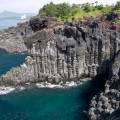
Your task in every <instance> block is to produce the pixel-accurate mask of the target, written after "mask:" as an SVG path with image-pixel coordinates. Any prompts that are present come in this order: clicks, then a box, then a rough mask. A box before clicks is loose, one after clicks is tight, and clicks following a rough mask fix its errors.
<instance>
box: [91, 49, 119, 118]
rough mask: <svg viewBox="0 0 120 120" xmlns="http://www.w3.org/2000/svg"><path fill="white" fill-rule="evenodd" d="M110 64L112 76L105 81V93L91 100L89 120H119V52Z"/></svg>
mask: <svg viewBox="0 0 120 120" xmlns="http://www.w3.org/2000/svg"><path fill="white" fill-rule="evenodd" d="M112 62H113V63H112V68H111V69H112V74H109V75H110V79H109V80H107V81H106V84H105V91H104V92H102V93H100V94H99V95H96V96H95V97H93V99H92V100H91V108H90V110H89V114H90V117H91V120H119V119H120V116H119V115H118V114H120V111H119V109H120V51H119V52H118V53H117V54H116V56H115V58H114V59H113V60H112ZM114 111H116V112H114Z"/></svg>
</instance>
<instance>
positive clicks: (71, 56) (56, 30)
mask: <svg viewBox="0 0 120 120" xmlns="http://www.w3.org/2000/svg"><path fill="white" fill-rule="evenodd" d="M73 23H74V24H73ZM73 23H70V24H65V25H63V24H62V23H60V22H58V21H57V20H56V19H55V18H51V17H39V16H37V17H34V18H32V19H31V20H30V21H29V22H28V23H25V24H20V25H18V26H17V27H16V30H15V28H11V30H10V31H12V30H13V32H12V33H10V34H9V35H12V34H14V35H13V36H14V39H13V41H14V40H15V38H16V37H15V36H16V35H17V37H18V38H19V40H20V41H19V42H22V44H21V45H22V46H19V47H20V51H23V50H26V49H27V51H28V54H29V56H28V57H27V58H26V63H25V64H23V65H21V67H18V68H14V69H12V70H11V71H9V72H8V73H7V74H6V75H3V76H1V78H0V85H6V86H9V85H16V86H17V85H21V84H22V85H24V84H25V83H30V82H31V83H36V82H44V83H46V82H48V83H53V84H60V83H62V84H64V83H66V82H70V81H74V82H76V83H77V82H83V80H84V78H96V76H98V77H99V78H100V80H101V81H102V79H104V80H105V82H106V83H105V91H103V92H102V93H100V94H99V95H97V96H95V97H93V99H92V100H91V105H90V109H89V116H90V119H91V120H104V119H106V120H107V119H108V120H109V119H112V118H113V117H114V115H115V114H118V112H119V108H120V64H119V63H120V32H119V31H117V30H110V29H103V27H102V28H101V27H99V26H98V25H97V26H96V25H95V27H94V24H93V25H92V27H90V26H89V25H88V26H87V25H85V26H83V25H82V26H81V25H80V24H77V23H76V22H73ZM7 33H9V30H8V31H7ZM1 34H2V37H3V33H1ZM4 34H6V33H4ZM10 38H11V37H10ZM12 38H13V37H12ZM2 39H3V38H2ZM6 40H8V39H6ZM23 40H24V43H25V44H24V43H23ZM11 41H12V40H11ZM17 41H18V39H17ZM15 43H16V42H15ZM15 43H14V44H13V45H15ZM16 45H17V48H18V44H16ZM25 45H26V47H25ZM5 46H6V44H5ZM8 46H9V45H8V44H7V48H6V47H3V48H6V49H8V50H10V49H11V47H10V49H9V48H8ZM10 46H11V44H10ZM1 47H2V46H1ZM13 48H14V47H13ZM13 48H12V49H11V51H15V49H13ZM17 51H18V50H17ZM114 111H115V113H114ZM118 119H119V118H118ZM116 120H117V118H116Z"/></svg>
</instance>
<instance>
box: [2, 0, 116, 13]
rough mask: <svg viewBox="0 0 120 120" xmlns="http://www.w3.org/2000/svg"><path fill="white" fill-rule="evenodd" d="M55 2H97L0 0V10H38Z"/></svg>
mask: <svg viewBox="0 0 120 120" xmlns="http://www.w3.org/2000/svg"><path fill="white" fill-rule="evenodd" d="M51 1H52V2H54V3H61V2H67V3H70V4H72V3H78V4H79V3H84V2H91V3H92V2H95V1H96V0H0V11H4V10H8V11H14V12H36V13H37V12H38V10H39V9H40V8H41V7H42V6H43V5H45V4H47V3H49V2H51ZM116 1H118V0H99V3H103V4H112V3H115V2H116Z"/></svg>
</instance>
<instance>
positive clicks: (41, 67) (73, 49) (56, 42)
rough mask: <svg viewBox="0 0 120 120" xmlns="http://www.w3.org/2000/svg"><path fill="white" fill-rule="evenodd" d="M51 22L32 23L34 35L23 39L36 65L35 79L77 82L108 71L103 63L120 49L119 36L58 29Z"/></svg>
mask: <svg viewBox="0 0 120 120" xmlns="http://www.w3.org/2000/svg"><path fill="white" fill-rule="evenodd" d="M52 20H53V19H49V20H47V19H46V18H42V19H40V18H39V19H38V18H37V20H36V18H35V20H34V19H32V20H31V21H30V26H31V28H32V29H33V31H34V33H33V34H32V35H31V36H29V37H25V38H24V39H25V44H26V46H27V47H28V51H29V53H30V55H31V56H32V57H33V59H34V61H35V62H34V65H33V66H34V72H35V77H36V78H38V77H40V76H41V75H40V74H42V75H44V74H45V75H46V74H47V75H48V76H52V77H58V76H59V78H61V79H65V80H71V79H73V80H79V78H82V77H88V76H89V77H95V76H96V75H99V74H102V73H105V72H106V71H109V66H108V63H107V62H106V61H107V60H110V59H112V58H113V57H114V56H115V54H116V53H117V51H118V50H119V49H120V48H119V47H120V45H119V44H120V33H119V32H117V31H110V30H104V31H103V30H102V29H99V28H97V29H90V28H81V27H79V26H77V27H76V26H69V25H61V24H60V23H56V22H55V21H52ZM36 21H37V22H36ZM44 21H46V22H45V23H49V26H50V27H49V26H48V25H47V24H45V23H44ZM51 21H52V22H51ZM38 23H39V25H38V26H37V27H36V24H38ZM50 23H51V24H50ZM53 23H54V24H53ZM44 24H45V25H46V26H45V25H44ZM54 25H55V26H54ZM43 26H44V27H43ZM35 28H36V30H35ZM38 28H39V29H38ZM103 64H104V65H103ZM75 78H76V79H75Z"/></svg>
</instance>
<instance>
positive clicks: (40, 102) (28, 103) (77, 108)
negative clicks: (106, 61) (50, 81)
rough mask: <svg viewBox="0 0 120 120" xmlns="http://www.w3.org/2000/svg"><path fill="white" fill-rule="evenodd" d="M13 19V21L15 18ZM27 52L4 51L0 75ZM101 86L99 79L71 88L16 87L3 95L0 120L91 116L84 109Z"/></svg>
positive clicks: (68, 119) (0, 56)
mask: <svg viewBox="0 0 120 120" xmlns="http://www.w3.org/2000/svg"><path fill="white" fill-rule="evenodd" d="M2 22H5V21H2ZM9 22H10V24H11V25H12V22H13V21H12V22H11V21H8V23H9ZM5 23H6V24H7V22H5ZM5 23H4V24H5ZM13 23H14V22H13ZM0 26H1V21H0ZM3 26H4V25H3ZM25 56H26V55H21V54H10V53H6V52H0V75H1V74H4V73H6V72H7V71H9V70H10V69H11V68H12V67H15V66H19V65H20V64H22V63H23V62H24V61H25ZM99 90H100V87H99V85H98V83H97V82H96V81H89V82H86V83H85V84H83V85H80V86H78V87H73V88H67V89H48V88H43V89H38V88H29V89H26V90H24V91H20V92H17V91H16V92H13V93H10V94H7V95H4V96H0V120H87V117H86V116H85V114H84V113H83V111H84V110H87V109H88V104H89V101H90V99H91V97H92V96H93V95H94V94H95V93H97V92H98V91H99Z"/></svg>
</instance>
